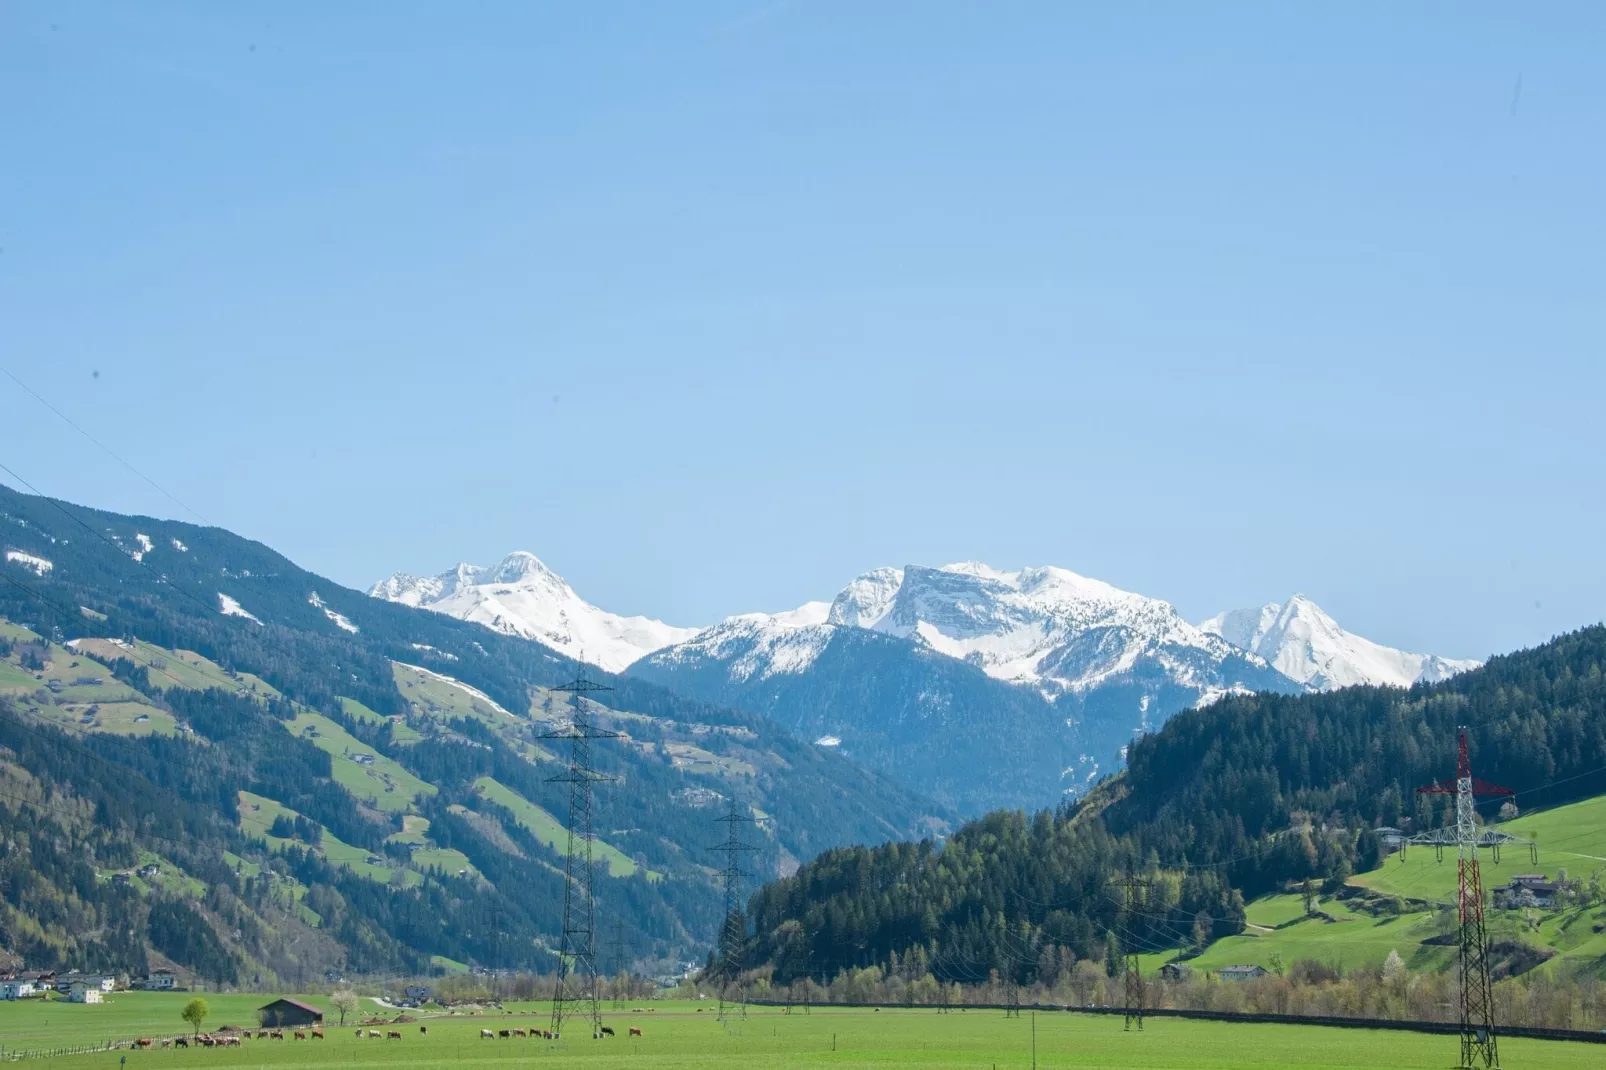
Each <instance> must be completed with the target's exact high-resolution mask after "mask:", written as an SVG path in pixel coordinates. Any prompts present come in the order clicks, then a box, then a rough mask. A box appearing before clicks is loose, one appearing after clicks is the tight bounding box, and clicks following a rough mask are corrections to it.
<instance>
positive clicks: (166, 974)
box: [128, 970, 178, 992]
mask: <svg viewBox="0 0 1606 1070" xmlns="http://www.w3.org/2000/svg"><path fill="white" fill-rule="evenodd" d="M128 987H130V988H138V989H141V990H143V991H146V992H171V991H173V990H174V989H175V988H177V987H178V978H177V977H175V976H173V971H172V970H152V971H151V972H150V973H148V974H146V975H145V976H144V977H141V978H140V979H139V980H137V981H135V982H134V983H133V984H131V985H129V986H128Z"/></svg>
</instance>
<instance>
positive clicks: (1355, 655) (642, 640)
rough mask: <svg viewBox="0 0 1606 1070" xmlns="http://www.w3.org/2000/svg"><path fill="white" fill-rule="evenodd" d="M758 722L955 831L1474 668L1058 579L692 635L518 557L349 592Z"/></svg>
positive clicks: (1333, 633) (903, 592)
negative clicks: (1262, 695) (1238, 702)
mask: <svg viewBox="0 0 1606 1070" xmlns="http://www.w3.org/2000/svg"><path fill="white" fill-rule="evenodd" d="M369 593H370V594H371V595H373V596H375V597H378V598H385V599H390V600H394V601H403V602H406V603H407V604H409V605H418V606H422V607H424V608H429V609H434V610H436V611H438V612H441V613H445V614H448V615H451V616H456V617H459V618H461V619H465V620H475V621H479V622H481V623H484V624H486V625H487V626H489V627H491V628H493V629H495V630H498V631H501V632H503V633H505V634H508V635H517V636H529V637H534V638H538V639H540V640H541V641H543V642H546V643H548V644H549V645H551V646H553V647H554V649H558V650H561V651H563V652H564V653H567V654H568V655H570V656H572V657H575V658H578V659H582V660H585V661H589V662H592V663H594V664H598V665H601V666H604V667H608V668H613V669H619V670H623V671H624V672H625V673H626V675H628V676H631V677H635V678H638V679H643V680H650V681H653V682H656V683H660V684H663V685H665V686H666V687H668V688H669V689H670V690H672V691H675V692H677V693H679V694H682V695H686V696H690V697H693V698H697V699H701V700H704V701H708V702H712V703H717V704H720V705H726V706H733V707H736V708H739V709H743V710H746V711H749V712H751V713H755V714H762V715H764V716H766V717H768V718H771V719H773V720H775V721H777V722H779V723H780V724H782V725H784V726H785V727H786V728H788V729H789V730H791V731H792V732H794V733H797V734H799V735H801V736H802V737H804V738H806V739H812V740H814V741H815V744H816V746H818V747H820V748H831V749H840V750H841V751H843V752H845V753H847V754H849V755H850V756H852V757H854V758H856V759H858V760H859V761H862V762H864V763H865V764H866V765H868V766H870V767H872V768H874V769H876V770H878V771H880V772H883V773H885V774H887V775H888V776H890V777H892V778H893V779H895V780H897V781H899V782H900V783H902V784H903V785H904V786H905V787H908V788H911V789H912V790H918V791H921V792H923V793H926V794H928V795H931V796H933V797H935V798H936V799H937V800H939V801H940V802H942V803H944V804H946V805H948V806H951V807H953V808H954V809H956V810H957V811H959V812H961V813H964V814H974V813H980V812H983V811H985V810H987V809H989V808H992V807H998V806H1024V807H1028V808H1030V807H1034V806H1040V805H1042V804H1043V802H1044V801H1045V800H1047V799H1052V798H1055V797H1057V796H1059V795H1060V794H1062V793H1071V794H1074V793H1078V792H1080V791H1082V790H1085V789H1086V788H1087V787H1088V786H1089V785H1090V784H1092V783H1093V782H1094V781H1095V780H1096V779H1097V778H1098V777H1099V776H1100V775H1102V774H1104V773H1108V772H1111V771H1113V770H1115V769H1118V768H1119V767H1120V764H1121V761H1122V758H1123V755H1124V753H1125V748H1126V746H1127V744H1128V743H1129V742H1130V741H1131V740H1132V739H1133V738H1134V736H1136V735H1139V734H1142V733H1144V732H1146V731H1149V730H1152V729H1153V728H1155V727H1157V726H1158V725H1160V724H1161V723H1163V722H1164V721H1165V720H1166V718H1168V717H1170V716H1171V715H1172V714H1174V713H1176V712H1178V711H1180V710H1184V709H1189V708H1194V707H1198V706H1202V705H1208V704H1209V703H1211V702H1214V701H1215V700H1217V699H1219V698H1220V697H1221V696H1223V695H1227V694H1234V693H1239V694H1242V693H1250V692H1257V691H1268V692H1277V693H1284V694H1296V693H1302V692H1306V691H1318V690H1329V689H1332V688H1336V687H1343V686H1349V685H1353V684H1375V685H1389V686H1396V687H1407V686H1410V685H1412V684H1415V683H1417V682H1419V681H1421V682H1432V681H1436V680H1441V679H1444V678H1446V677H1447V676H1449V675H1451V674H1452V673H1455V672H1459V671H1461V670H1464V669H1466V668H1470V667H1473V666H1475V665H1477V664H1478V663H1477V662H1474V661H1453V660H1449V659H1445V658H1439V657H1434V656H1431V655H1421V654H1412V653H1407V652H1404V651H1399V650H1393V649H1391V648H1388V647H1384V646H1381V645H1379V644H1376V643H1373V642H1371V641H1369V640H1366V639H1364V638H1362V637H1360V636H1357V635H1354V634H1352V633H1350V632H1347V631H1345V630H1344V629H1343V628H1341V627H1340V626H1339V625H1338V624H1337V623H1336V622H1335V621H1333V619H1332V618H1331V617H1329V616H1328V615H1327V614H1325V613H1324V612H1322V610H1321V609H1320V608H1319V607H1318V606H1316V605H1315V603H1313V602H1311V601H1310V600H1309V599H1307V598H1304V597H1303V596H1299V595H1295V596H1294V597H1292V598H1290V599H1289V600H1288V602H1287V603H1286V604H1274V605H1269V606H1265V607H1261V608H1257V609H1247V610H1236V611H1232V612H1228V613H1223V614H1220V615H1219V616H1216V617H1213V618H1211V619H1210V620H1208V621H1205V622H1204V623H1203V624H1200V625H1198V626H1195V625H1193V624H1190V623H1189V622H1188V621H1186V620H1184V619H1183V618H1182V616H1181V615H1180V614H1179V613H1178V612H1177V610H1176V609H1175V608H1174V607H1173V606H1171V605H1170V604H1169V603H1167V602H1164V601H1161V600H1159V599H1155V598H1149V597H1145V596H1143V595H1139V594H1133V593H1131V592H1128V591H1123V590H1120V589H1119V588H1116V587H1113V586H1111V585H1110V584H1107V583H1104V582H1101V581H1099V580H1095V579H1090V578H1088V577H1085V576H1080V575H1078V574H1076V573H1074V572H1071V571H1069V570H1066V569H1062V568H1052V567H1040V568H1026V569H1021V570H1019V571H1015V572H1006V571H1001V570H998V569H995V568H992V567H990V566H988V565H985V564H981V563H977V562H965V563H961V564H954V565H947V566H944V567H941V568H930V567H925V566H918V565H908V566H905V567H904V568H901V569H900V568H879V569H875V570H873V571H871V572H867V573H865V574H864V575H862V576H859V577H858V578H857V579H854V580H853V581H852V582H850V583H849V584H848V585H847V586H846V587H845V588H843V589H842V590H841V591H840V592H839V593H838V594H837V595H836V596H835V597H834V598H833V599H832V600H830V601H819V602H809V603H807V604H805V605H803V606H800V607H798V608H797V609H795V610H791V611H788V612H782V613H751V614H743V615H740V616H735V617H731V618H728V619H726V620H724V621H722V622H720V623H718V624H716V625H714V626H712V627H710V628H706V629H702V630H697V629H690V628H677V627H673V626H670V625H667V624H663V623H661V622H659V621H655V620H650V619H647V618H641V617H633V618H621V617H618V616H615V615H614V614H611V613H608V612H606V611H604V610H601V609H598V608H596V607H594V606H591V605H590V604H588V603H586V602H585V601H584V600H582V599H581V598H580V597H579V596H578V595H576V594H575V593H574V591H573V590H572V589H571V588H570V587H569V585H568V584H567V583H565V582H564V581H563V580H562V579H560V578H559V577H557V576H556V575H555V574H554V573H553V572H552V571H551V570H550V569H548V568H547V567H546V566H545V565H544V564H542V563H541V562H540V561H539V560H538V559H537V558H535V557H534V556H533V555H531V554H528V553H522V552H521V553H515V554H512V555H510V556H509V557H508V558H506V559H505V560H504V561H502V562H501V563H500V564H499V565H497V566H495V567H493V568H489V569H487V568H480V567H478V566H473V565H466V564H464V565H459V566H457V567H456V568H455V569H453V570H451V571H448V572H446V573H443V574H442V575H440V576H437V577H434V578H430V579H419V578H417V577H413V576H408V575H405V574H398V575H396V576H392V577H391V578H390V579H388V580H385V581H383V582H381V583H379V584H376V585H375V586H374V587H373V588H372V589H371V590H370V592H369Z"/></svg>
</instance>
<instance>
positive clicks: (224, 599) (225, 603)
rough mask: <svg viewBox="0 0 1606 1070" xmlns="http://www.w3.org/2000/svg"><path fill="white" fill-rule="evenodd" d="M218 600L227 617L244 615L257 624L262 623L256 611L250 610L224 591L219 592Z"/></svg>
mask: <svg viewBox="0 0 1606 1070" xmlns="http://www.w3.org/2000/svg"><path fill="white" fill-rule="evenodd" d="M217 601H218V606H219V607H220V608H221V610H222V612H223V615H224V616H225V617H244V618H245V619H246V620H249V621H255V622H256V623H257V624H261V623H262V621H260V620H258V619H257V617H256V615H255V614H254V613H251V612H249V611H248V610H246V608H245V607H244V606H242V605H240V603H239V601H238V600H236V599H233V598H230V597H229V596H228V595H226V594H224V593H223V592H222V591H219V592H218V593H217Z"/></svg>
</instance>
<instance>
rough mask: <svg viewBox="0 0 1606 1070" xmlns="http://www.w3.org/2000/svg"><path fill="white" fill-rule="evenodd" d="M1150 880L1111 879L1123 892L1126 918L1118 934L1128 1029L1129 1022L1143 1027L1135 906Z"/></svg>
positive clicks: (1141, 898)
mask: <svg viewBox="0 0 1606 1070" xmlns="http://www.w3.org/2000/svg"><path fill="white" fill-rule="evenodd" d="M1149 885H1150V882H1149V880H1148V879H1147V878H1144V877H1122V878H1120V879H1119V880H1113V881H1111V882H1110V886H1111V887H1112V888H1120V889H1121V891H1122V892H1123V896H1122V905H1121V916H1122V917H1123V918H1124V919H1125V925H1123V926H1122V929H1123V932H1122V934H1121V944H1122V958H1123V959H1124V960H1125V963H1126V970H1125V974H1126V1025H1125V1026H1124V1027H1123V1028H1125V1029H1131V1028H1132V1023H1133V1022H1137V1023H1138V1029H1139V1030H1141V1029H1142V1028H1143V999H1144V996H1145V994H1146V993H1145V992H1144V990H1143V963H1142V962H1141V961H1140V960H1139V959H1138V953H1139V948H1138V946H1137V939H1136V937H1137V933H1136V931H1135V928H1134V927H1135V926H1136V924H1137V915H1138V910H1137V908H1138V907H1140V906H1142V905H1143V903H1144V902H1146V901H1147V898H1148V891H1149Z"/></svg>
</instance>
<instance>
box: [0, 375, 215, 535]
mask: <svg viewBox="0 0 1606 1070" xmlns="http://www.w3.org/2000/svg"><path fill="white" fill-rule="evenodd" d="M0 372H4V373H5V376H6V378H8V379H10V380H11V381H12V382H13V383H16V384H17V385H18V386H20V387H22V389H23V390H25V391H27V392H28V394H29V395H31V396H32V397H33V399H34V400H35V401H37V402H39V404H41V405H43V406H44V407H45V408H47V409H49V410H50V411H51V412H53V413H55V414H56V415H57V416H59V417H61V419H62V420H64V421H65V422H66V424H67V426H68V427H71V428H72V429H73V430H74V431H77V432H78V433H79V434H80V435H83V436H84V437H85V438H87V439H88V440H89V441H90V442H92V443H94V444H95V445H96V446H98V447H100V449H101V450H102V451H104V452H105V453H106V454H107V456H109V457H111V458H112V460H114V461H116V462H117V463H118V464H120V465H122V466H123V467H124V468H126V469H128V470H129V471H130V472H133V473H134V474H135V475H136V476H139V478H141V479H143V480H144V481H145V482H147V483H149V484H150V485H151V486H153V487H155V488H156V489H157V490H158V491H160V492H161V493H162V494H164V495H166V497H167V498H168V500H170V501H172V502H173V503H174V504H175V505H177V506H178V507H179V508H181V509H183V510H184V511H185V512H187V513H189V514H190V515H191V516H193V517H195V518H196V519H197V520H199V521H200V522H201V523H203V524H205V525H207V526H208V527H214V526H216V525H214V524H213V523H212V522H211V521H210V520H208V519H206V517H204V516H202V515H201V514H200V513H198V512H196V510H194V509H192V508H191V507H190V506H188V505H185V504H184V502H182V501H180V500H179V498H178V497H177V495H175V494H173V492H172V491H170V490H168V489H167V488H166V487H164V486H162V485H161V484H160V483H158V482H156V480H154V479H152V478H151V477H150V476H148V475H146V474H145V473H144V472H141V471H140V470H139V469H138V468H135V467H134V466H133V465H132V464H129V463H128V462H127V461H126V460H124V459H123V458H122V457H120V456H118V454H117V453H116V452H115V451H114V450H113V449H112V448H111V447H110V446H108V445H106V443H104V442H102V441H101V440H100V439H98V438H96V437H95V436H94V435H91V434H90V433H89V432H88V431H85V430H84V429H83V428H82V427H80V426H78V424H77V423H76V422H74V420H73V418H72V417H70V416H68V415H67V414H66V413H64V412H62V411H61V410H60V409H58V408H56V407H55V406H54V405H52V404H51V403H50V402H48V401H46V400H45V399H44V398H43V397H41V396H40V395H39V393H38V391H36V390H34V388H33V387H31V386H29V385H28V384H27V383H25V382H23V381H22V380H21V379H18V378H17V377H16V376H15V375H13V374H12V373H11V372H10V370H9V369H7V368H3V367H0Z"/></svg>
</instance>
